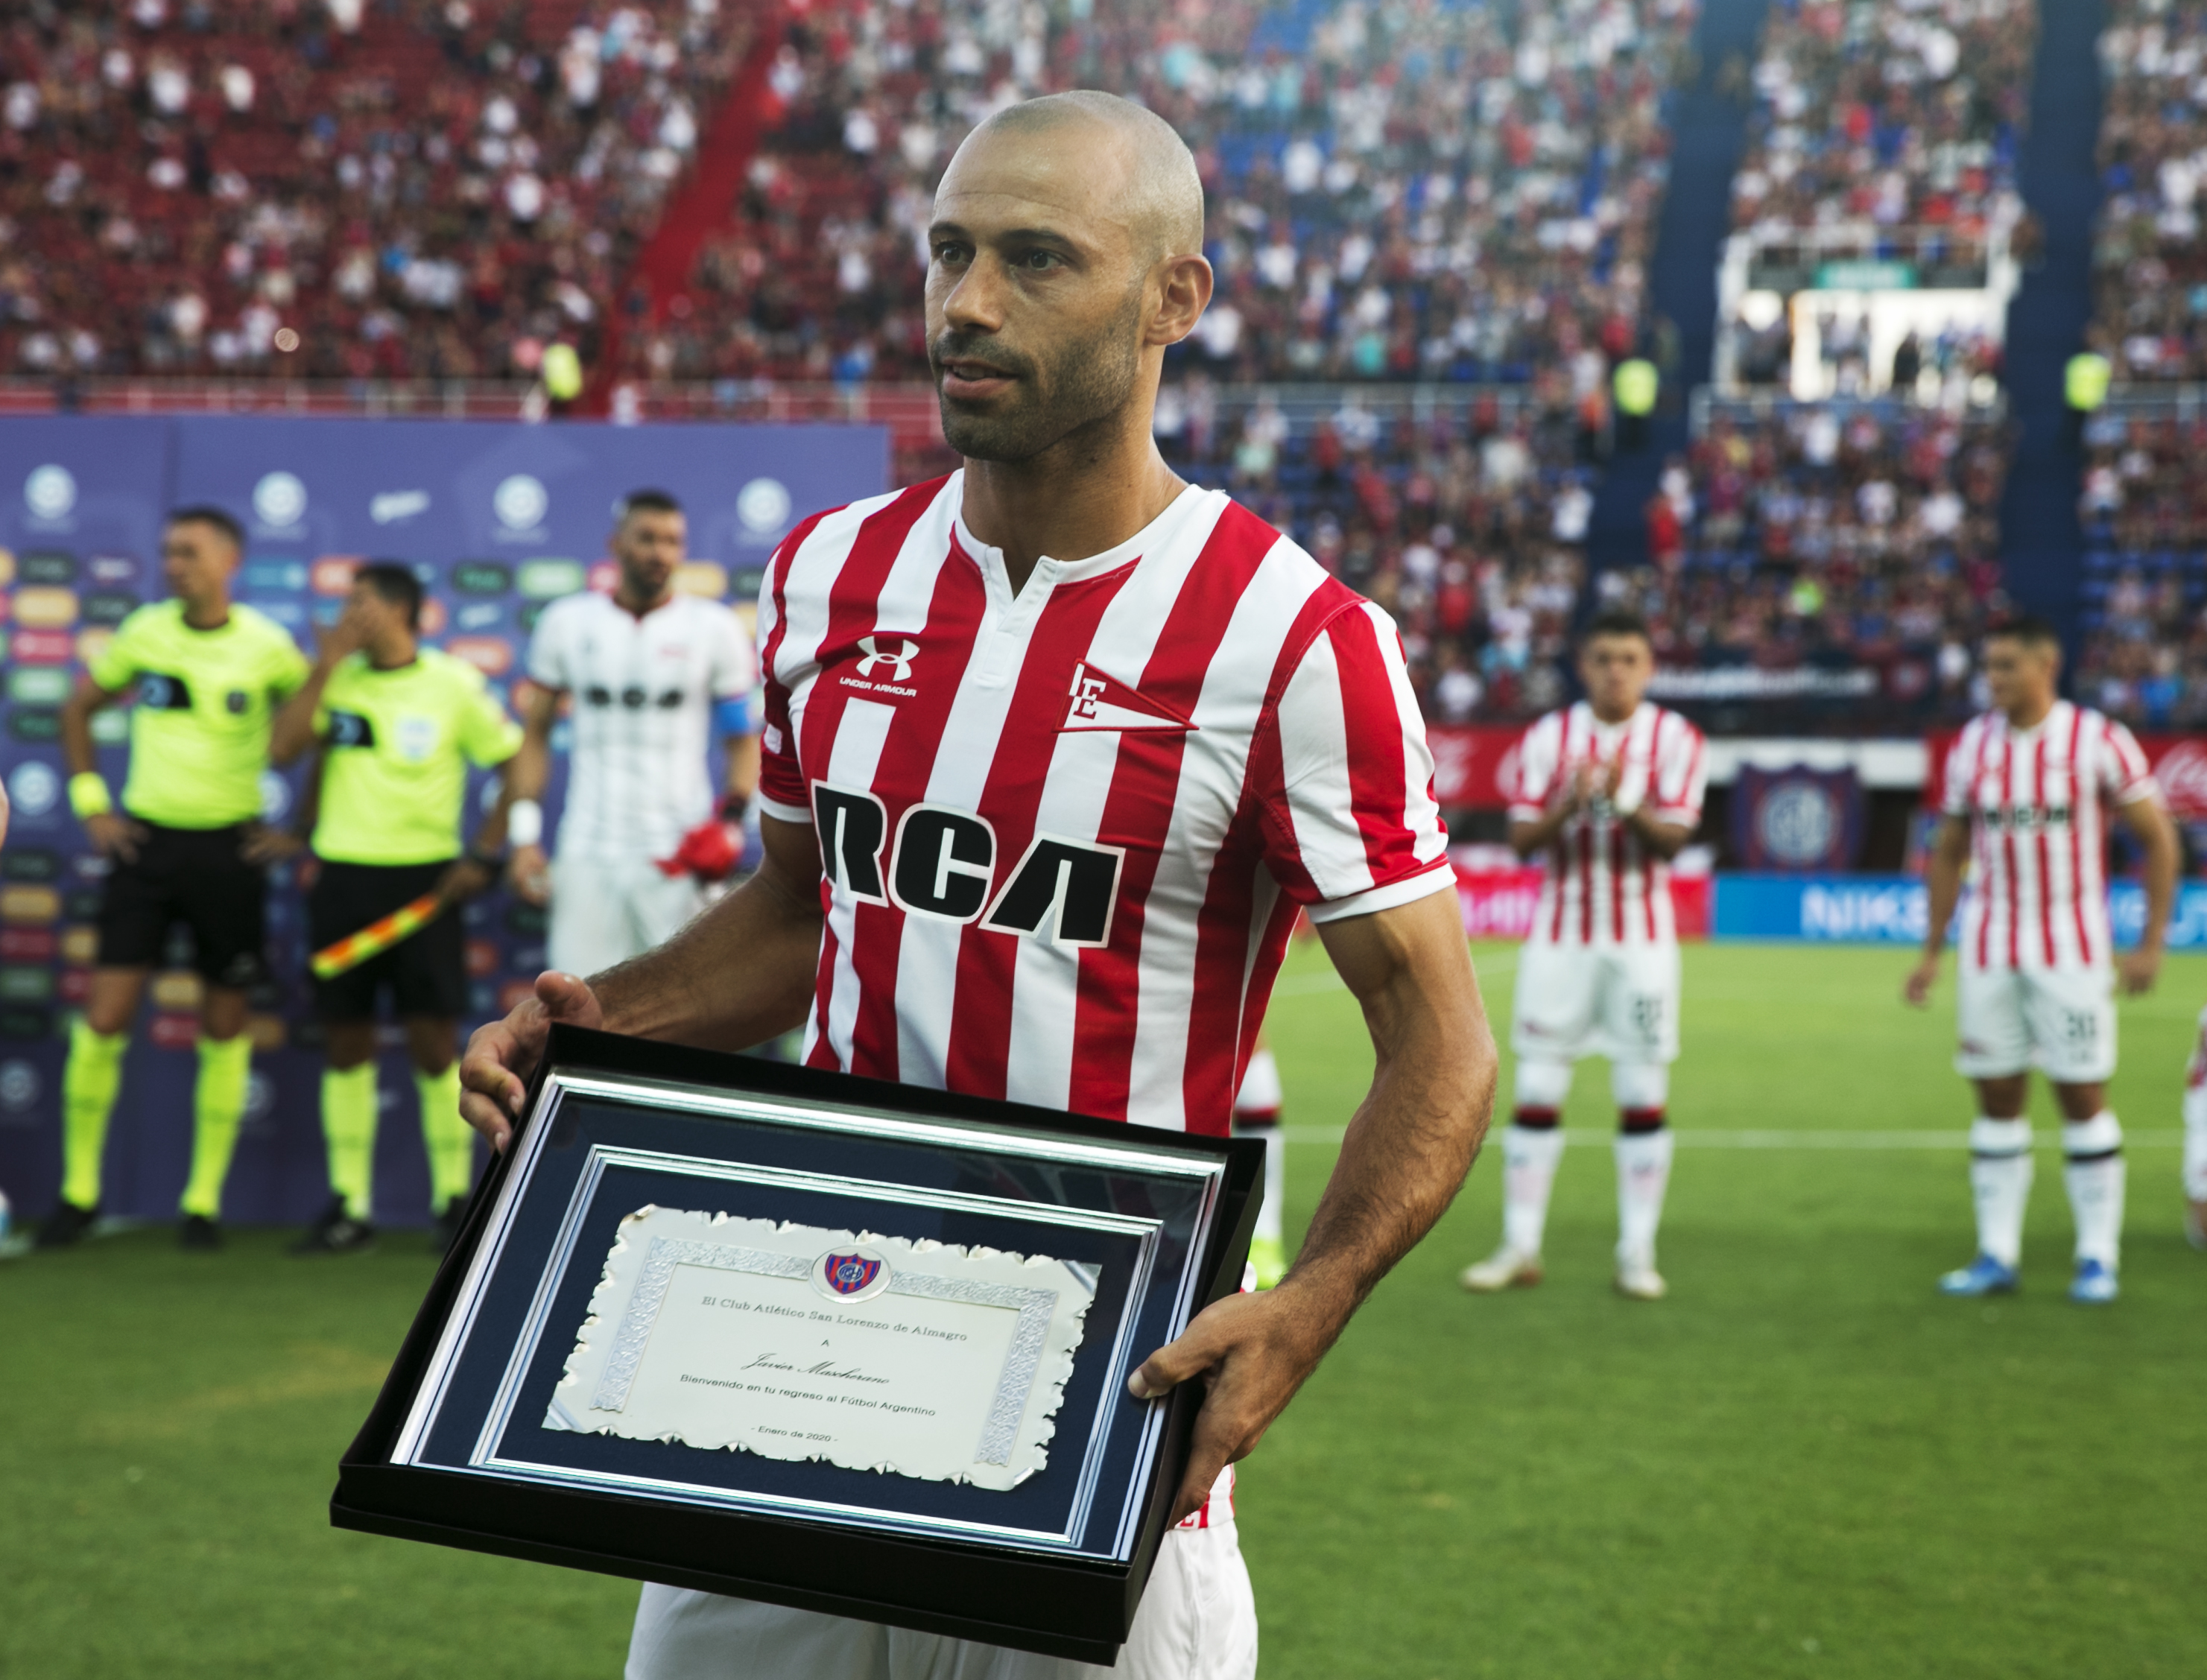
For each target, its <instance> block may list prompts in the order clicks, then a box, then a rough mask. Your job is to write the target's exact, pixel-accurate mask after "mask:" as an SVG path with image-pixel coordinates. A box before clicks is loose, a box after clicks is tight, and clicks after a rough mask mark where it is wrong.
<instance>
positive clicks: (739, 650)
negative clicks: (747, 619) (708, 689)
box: [711, 607, 758, 700]
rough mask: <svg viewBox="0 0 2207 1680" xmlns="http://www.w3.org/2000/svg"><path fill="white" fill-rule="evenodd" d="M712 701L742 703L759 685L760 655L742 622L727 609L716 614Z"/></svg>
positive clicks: (712, 663)
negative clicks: (755, 650) (739, 701)
mask: <svg viewBox="0 0 2207 1680" xmlns="http://www.w3.org/2000/svg"><path fill="white" fill-rule="evenodd" d="M711 673H712V674H711V680H712V685H713V698H714V699H715V700H740V699H742V698H743V697H745V695H747V694H749V693H750V692H751V691H752V690H753V689H754V688H756V687H757V686H758V655H757V654H756V653H755V652H753V651H752V649H751V637H750V636H748V635H747V634H745V631H744V623H743V620H742V619H739V618H738V617H737V616H736V615H735V614H734V613H731V612H730V611H728V610H727V608H726V607H716V608H715V609H714V613H713V639H712V643H711Z"/></svg>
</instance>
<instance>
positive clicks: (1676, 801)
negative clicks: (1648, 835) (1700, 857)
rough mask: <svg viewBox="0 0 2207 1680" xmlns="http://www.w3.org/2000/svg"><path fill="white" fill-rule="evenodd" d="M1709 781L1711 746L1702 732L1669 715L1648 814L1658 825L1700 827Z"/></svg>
mask: <svg viewBox="0 0 2207 1680" xmlns="http://www.w3.org/2000/svg"><path fill="white" fill-rule="evenodd" d="M1708 779H1709V766H1708V743H1707V742H1706V741H1704V740H1703V739H1702V732H1701V731H1700V730H1698V729H1696V728H1695V727H1694V726H1693V725H1692V724H1690V723H1689V722H1687V721H1686V720H1685V719H1684V718H1682V717H1680V716H1679V715H1678V714H1677V713H1675V712H1672V713H1669V714H1666V715H1665V717H1664V719H1663V723H1662V733H1661V734H1660V736H1658V737H1657V739H1656V747H1655V786H1654V799H1653V800H1652V801H1651V802H1650V808H1649V813H1648V814H1649V815H1650V816H1653V817H1654V819H1655V820H1656V821H1657V822H1670V823H1675V824H1676V825H1677V826H1678V827H1679V828H1699V827H1700V826H1701V822H1702V796H1703V794H1704V793H1705V792H1707V791H1708Z"/></svg>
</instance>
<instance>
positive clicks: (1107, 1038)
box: [1069, 504, 1324, 1121]
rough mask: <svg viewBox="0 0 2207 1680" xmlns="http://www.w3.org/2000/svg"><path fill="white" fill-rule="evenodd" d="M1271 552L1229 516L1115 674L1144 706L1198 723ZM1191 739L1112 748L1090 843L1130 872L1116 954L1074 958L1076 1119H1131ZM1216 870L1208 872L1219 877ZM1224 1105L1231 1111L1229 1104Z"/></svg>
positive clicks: (1237, 509) (1158, 735)
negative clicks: (1137, 651)
mask: <svg viewBox="0 0 2207 1680" xmlns="http://www.w3.org/2000/svg"><path fill="white" fill-rule="evenodd" d="M1278 540H1279V535H1278V533H1277V532H1276V531H1274V530H1273V529H1272V528H1271V526H1270V525H1267V524H1265V523H1264V522H1263V521H1261V520H1259V519H1258V518H1257V517H1255V516H1254V515H1253V514H1249V513H1247V512H1246V511H1244V510H1243V509H1242V508H1241V506H1240V505H1238V504H1237V505H1232V506H1229V508H1228V509H1227V510H1226V511H1225V512H1224V513H1223V514H1222V515H1221V516H1220V517H1219V520H1218V523H1217V525H1216V526H1214V527H1213V528H1212V529H1211V537H1210V540H1209V541H1207V542H1206V543H1205V545H1204V551H1203V553H1202V555H1201V556H1200V557H1199V559H1197V561H1196V563H1195V565H1193V567H1191V568H1190V569H1189V571H1188V575H1187V578H1186V580H1185V581H1184V582H1183V583H1181V589H1180V593H1179V595H1177V596H1176V597H1175V599H1174V601H1173V604H1172V606H1171V607H1169V609H1168V610H1167V612H1166V614H1165V622H1164V628H1163V630H1162V631H1159V632H1158V634H1157V646H1156V647H1155V648H1154V649H1151V654H1150V658H1149V662H1148V663H1147V664H1146V665H1145V666H1144V667H1143V668H1142V669H1141V670H1140V671H1139V673H1122V674H1125V675H1127V676H1128V677H1130V678H1131V679H1132V680H1133V684H1134V685H1135V686H1136V687H1137V688H1139V690H1140V691H1142V692H1143V693H1144V694H1146V695H1149V696H1151V697H1152V698H1154V699H1156V700H1157V701H1159V702H1162V703H1163V704H1166V705H1169V706H1172V707H1175V708H1177V709H1178V710H1179V711H1180V712H1181V714H1182V715H1184V716H1188V717H1193V715H1194V714H1195V711H1196V704H1197V702H1198V701H1199V699H1200V698H1201V697H1202V694H1203V679H1204V678H1205V676H1206V675H1207V674H1208V673H1209V672H1210V670H1211V661H1212V660H1213V659H1214V658H1216V657H1217V653H1218V649H1219V644H1220V643H1222V642H1223V640H1224V639H1225V636H1226V630H1227V626H1228V625H1229V624H1230V623H1231V622H1232V621H1233V618H1234V609H1235V604H1236V603H1237V602H1239V601H1240V600H1241V593H1242V591H1243V590H1245V589H1247V588H1248V586H1249V580H1250V579H1251V578H1252V577H1255V576H1256V572H1257V568H1258V566H1259V565H1260V564H1261V563H1262V562H1263V560H1264V558H1265V555H1266V554H1267V553H1269V552H1271V548H1272V547H1273V545H1274V544H1275V543H1277V541H1278ZM1320 593H1321V594H1323V593H1324V591H1320ZM1266 750H1267V749H1266V747H1265V742H1264V740H1263V739H1262V738H1260V739H1259V740H1253V741H1252V743H1251V744H1250V758H1251V762H1250V766H1249V768H1248V770H1247V772H1246V773H1245V774H1248V775H1251V776H1254V775H1255V774H1257V760H1258V758H1259V756H1261V755H1262V754H1263V753H1265V751H1266ZM1269 750H1270V753H1271V762H1272V763H1273V765H1274V766H1275V774H1277V762H1278V756H1279V740H1278V737H1277V732H1275V733H1274V734H1273V735H1272V736H1271V738H1270V747H1269ZM1186 755H1187V735H1185V734H1184V733H1181V732H1179V731H1176V730H1138V731H1134V732H1128V733H1123V734H1121V736H1120V737H1119V756H1118V758H1117V760H1116V761H1115V763H1114V764H1113V766H1112V771H1111V791H1110V792H1109V793H1107V794H1106V795H1105V796H1104V799H1103V819H1102V821H1101V822H1100V823H1099V824H1098V828H1097V838H1098V840H1100V841H1102V842H1103V844H1105V845H1107V846H1125V847H1126V848H1127V861H1126V864H1125V866H1124V872H1123V873H1122V874H1121V876H1120V881H1119V905H1118V908H1117V910H1116V911H1115V912H1114V913H1113V916H1112V918H1111V942H1110V944H1109V945H1108V946H1106V947H1104V948H1102V949H1101V950H1093V951H1084V952H1082V953H1081V954H1080V979H1079V981H1078V982H1077V985H1076V991H1075V1001H1074V1039H1073V1070H1072V1088H1071V1095H1070V1097H1069V1106H1070V1107H1071V1108H1072V1109H1074V1111H1075V1112H1076V1113H1079V1114H1089V1115H1102V1116H1103V1117H1104V1118H1105V1119H1109V1120H1117V1119H1121V1118H1123V1117H1124V1116H1125V1115H1126V1112H1127V1091H1128V1089H1129V1088H1130V1086H1131V1085H1132V1084H1133V1065H1134V1033H1135V1027H1136V1025H1137V1022H1138V1021H1139V1015H1140V1010H1141V995H1140V988H1141V960H1142V939H1143V935H1144V933H1145V931H1146V929H1147V926H1148V917H1149V898H1150V888H1151V885H1152V884H1153V883H1154V882H1155V881H1156V879H1157V859H1158V857H1159V854H1160V852H1161V850H1162V847H1163V842H1164V840H1165V838H1166V836H1167V834H1169V831H1170V828H1171V822H1172V814H1173V807H1174V804H1175V800H1176V799H1177V798H1178V795H1179V789H1180V778H1181V761H1182V759H1183V758H1184V757H1185V756H1186ZM1218 867H1220V865H1219V864H1216V863H1214V864H1213V865H1212V868H1213V870H1217V868H1218ZM1227 1102H1228V1105H1229V1109H1230V1108H1231V1106H1232V1103H1233V1098H1232V1097H1231V1095H1230V1094H1229V1097H1228V1098H1227ZM1194 1118H1195V1117H1194V1116H1190V1119H1191V1121H1193V1119H1194ZM1229 1121H1230V1115H1229Z"/></svg>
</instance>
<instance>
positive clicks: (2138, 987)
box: [2115, 945, 2161, 997]
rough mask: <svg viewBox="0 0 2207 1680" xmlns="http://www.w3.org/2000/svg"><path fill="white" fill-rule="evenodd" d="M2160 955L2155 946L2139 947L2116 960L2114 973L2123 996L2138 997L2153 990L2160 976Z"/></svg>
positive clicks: (2158, 949)
mask: <svg viewBox="0 0 2207 1680" xmlns="http://www.w3.org/2000/svg"><path fill="white" fill-rule="evenodd" d="M2115 973H2116V977H2117V979H2118V981H2119V983H2120V985H2121V986H2122V989H2123V995H2124V996H2126V997H2139V996H2142V995H2144V994H2145V993H2147V992H2150V991H2151V990H2152V989H2153V983H2154V981H2155V980H2156V979H2157V978H2159V977H2160V974H2161V950H2160V948H2159V947H2157V946H2148V945H2141V946H2139V947H2138V948H2137V949H2136V950H2133V951H2126V952H2124V953H2123V954H2122V956H2121V957H2120V958H2119V959H2118V960H2116V963H2115Z"/></svg>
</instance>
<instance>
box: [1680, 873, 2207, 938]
mask: <svg viewBox="0 0 2207 1680" xmlns="http://www.w3.org/2000/svg"><path fill="white" fill-rule="evenodd" d="M1714 897H1715V904H1714V907H1713V908H1712V911H1711V913H1710V918H1709V936H1710V937H1711V938H1712V939H1773V940H1802V941H1807V942H1811V943H1821V944H1834V945H1920V944H1921V943H1923V930H1924V928H1925V926H1926V925H1927V924H1928V923H1929V919H1930V894H1929V890H1928V889H1927V888H1925V887H1924V885H1923V882H1922V881H1921V880H1919V879H1917V877H1916V876H1910V875H1831V876H1799V875H1720V876H1717V877H1716V879H1715V882H1714ZM2108 919H2109V921H2110V922H2111V923H2112V924H2113V925H2114V933H2115V942H2116V943H2117V944H2118V945H2125V946H2128V945H2135V944H2137V943H2138V933H2139V931H2140V930H2141V929H2143V928H2144V925H2145V894H2144V890H2143V889H2141V888H2139V887H2138V883H2137V882H2131V881H2118V882H2114V884H2113V885H2112V886H2110V887H2109V888H2108ZM2168 942H2169V945H2170V947H2171V948H2173V949H2182V950H2198V949H2203V948H2207V884H2203V883H2198V882H2186V884H2185V885H2184V886H2182V887H2181V888H2179V889H2178V894H2177V902H2176V912H2175V914H2174V917H2172V918H2170V924H2169V930H2168Z"/></svg>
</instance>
